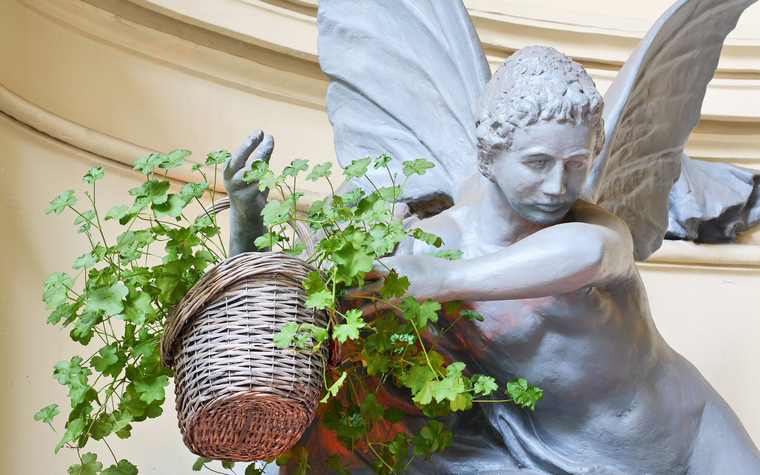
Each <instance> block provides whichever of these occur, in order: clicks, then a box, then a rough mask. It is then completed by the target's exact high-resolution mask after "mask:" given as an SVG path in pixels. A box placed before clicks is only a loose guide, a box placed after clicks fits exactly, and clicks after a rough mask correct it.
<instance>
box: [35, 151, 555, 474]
mask: <svg viewBox="0 0 760 475" xmlns="http://www.w3.org/2000/svg"><path fill="white" fill-rule="evenodd" d="M189 154H190V152H188V151H186V150H176V151H174V152H171V153H168V154H151V155H149V156H147V157H143V158H141V159H139V160H137V162H136V163H135V166H134V169H135V170H137V171H139V172H141V173H142V174H144V175H145V178H146V179H145V181H144V183H143V184H142V185H141V186H139V187H136V188H133V189H132V190H130V191H129V194H130V195H131V196H132V197H133V199H132V201H131V203H129V204H126V205H119V206H113V207H111V208H110V209H108V211H106V212H103V211H102V210H100V209H98V206H97V201H96V188H97V186H98V182H99V181H100V180H101V179H103V178H104V170H103V168H93V169H91V170H89V171H88V172H87V174H85V176H84V177H83V182H85V183H87V184H89V185H90V186H91V189H90V190H89V191H87V192H85V193H84V195H85V197H86V201H85V205H84V206H80V205H79V202H78V199H77V197H76V196H75V194H74V192H73V191H72V190H68V191H65V192H64V193H62V194H61V195H59V196H58V197H56V198H55V199H53V201H52V202H51V203H50V206H49V207H48V208H47V210H46V212H47V213H55V214H61V213H62V212H64V211H66V210H69V211H71V212H73V213H74V214H75V215H76V218H75V220H74V224H75V225H76V226H78V232H79V233H81V234H82V235H83V236H85V237H86V239H87V240H88V242H89V244H90V247H91V251H90V252H87V253H85V254H84V255H82V256H79V257H78V258H77V259H76V260H75V261H74V263H73V265H72V268H73V270H74V272H55V273H53V274H51V275H50V277H48V279H47V280H46V281H45V283H44V293H43V300H44V301H45V303H46V305H47V308H48V309H51V310H52V313H51V314H50V316H49V317H48V323H50V324H54V325H61V326H62V327H65V328H67V329H69V336H70V337H71V339H72V340H74V341H76V342H78V343H80V344H81V345H82V346H83V348H85V349H86V350H87V351H86V354H85V356H79V355H75V356H72V357H71V358H70V359H68V360H64V361H61V362H59V363H57V364H56V365H55V369H54V372H53V377H54V378H55V379H56V380H57V381H58V382H59V383H60V384H62V385H64V386H66V387H67V388H68V390H69V393H68V397H69V399H70V402H71V409H70V410H69V413H68V416H67V418H66V422H65V425H64V431H63V435H62V438H61V440H60V442H59V443H58V445H57V446H56V448H55V450H56V452H58V451H59V450H60V449H61V448H63V447H68V448H72V449H75V450H76V451H77V453H78V454H79V461H80V463H78V464H74V465H72V466H71V467H69V470H68V471H69V473H70V474H101V475H133V474H136V473H138V471H137V467H135V466H134V465H133V464H132V463H131V462H129V461H128V460H124V459H118V458H117V457H116V456H115V455H113V451H112V450H111V447H110V445H109V443H108V440H112V439H113V437H114V436H115V437H117V438H127V437H130V436H131V434H132V430H133V425H134V424H135V423H137V422H140V421H143V420H146V419H150V418H155V417H158V416H160V415H161V414H162V413H163V403H164V401H165V387H166V386H167V385H168V384H169V378H170V377H171V376H172V372H171V370H169V369H167V368H165V367H163V366H161V364H160V362H159V361H160V347H159V342H160V338H161V334H162V332H163V325H164V322H165V320H166V318H167V316H168V313H169V311H170V309H171V308H172V306H174V305H175V304H177V303H178V302H179V301H180V300H181V298H182V297H183V296H184V295H185V293H186V292H187V291H188V290H189V289H190V287H191V286H192V285H193V284H194V283H195V282H196V281H197V280H198V279H199V278H200V277H201V275H202V274H203V273H204V272H205V271H206V270H207V268H208V267H209V266H211V265H213V264H215V263H217V262H219V261H221V260H222V259H224V258H225V257H226V253H225V247H224V244H223V243H222V242H221V240H220V235H219V231H220V229H219V226H218V225H217V222H216V217H215V216H214V215H213V214H203V215H201V216H200V217H198V218H195V219H193V218H188V217H187V216H186V213H187V207H188V205H190V204H191V203H193V202H197V203H200V200H201V199H203V198H205V197H208V198H210V200H211V201H212V202H213V201H214V200H215V195H214V191H213V190H214V187H213V186H211V184H212V183H215V181H216V176H217V171H218V166H219V165H220V164H221V163H223V162H224V160H225V159H226V158H228V157H229V153H227V152H226V151H221V152H216V153H211V154H209V155H208V157H207V159H206V166H209V167H213V174H207V173H206V172H204V168H203V167H202V166H200V165H196V166H194V167H193V170H194V171H197V172H198V173H199V175H200V177H201V179H200V180H199V181H197V182H194V183H188V184H186V185H184V186H183V187H182V189H181V190H179V191H178V192H171V191H170V190H171V184H170V182H169V181H168V179H167V176H166V171H167V170H169V169H171V168H174V167H177V166H180V165H182V164H183V163H184V160H185V157H187V156H188V155H189ZM390 160H391V158H390V157H388V156H387V155H382V156H380V157H378V158H375V159H372V158H364V159H360V160H356V161H354V162H353V163H352V164H351V165H349V166H348V167H347V168H346V169H345V170H344V175H345V176H346V177H347V178H353V177H362V176H365V175H366V173H367V170H368V168H369V167H375V168H385V169H386V170H387V171H388V173H389V176H390V178H391V182H392V185H391V186H389V187H380V188H377V187H376V188H375V189H374V190H373V191H371V192H364V191H362V190H359V189H356V190H353V191H350V192H348V193H344V194H341V195H338V194H336V193H335V192H334V187H333V184H332V182H331V181H330V176H331V174H332V171H331V164H330V163H326V164H320V165H315V166H314V167H311V168H310V167H309V164H308V162H307V161H306V160H294V161H293V162H292V163H291V164H290V165H289V166H287V167H285V169H284V170H283V172H282V173H281V174H279V175H276V174H275V173H274V172H272V171H271V170H270V169H269V167H268V164H267V163H266V162H263V161H256V162H254V163H253V165H252V168H251V169H250V170H248V171H247V172H246V179H247V180H248V181H249V182H253V181H257V182H258V186H259V187H260V188H261V189H262V190H263V189H266V188H269V189H276V190H277V191H279V192H280V196H282V197H284V198H283V199H282V200H281V201H278V200H272V201H270V202H269V203H268V204H267V205H266V206H265V207H264V209H263V210H262V216H263V218H264V224H265V225H266V226H267V229H268V232H267V233H265V234H264V235H263V236H260V237H259V238H258V239H257V240H256V243H255V244H256V246H258V247H259V248H260V249H262V250H263V249H266V248H269V249H277V248H280V249H282V250H284V251H285V252H287V253H289V254H292V255H297V256H301V257H302V258H304V259H305V260H307V261H308V262H309V263H311V264H312V265H313V266H314V267H315V268H317V269H319V271H318V272H312V273H310V274H309V276H308V278H307V279H306V280H304V282H303V285H304V288H305V289H306V293H307V295H308V300H307V302H306V304H307V306H310V307H313V308H318V309H323V310H325V311H327V313H328V314H329V315H330V317H331V319H330V321H331V323H330V325H329V326H328V328H318V327H315V326H313V325H301V326H298V325H297V324H295V323H291V324H288V325H286V326H285V327H284V329H283V330H282V331H281V332H280V333H279V334H278V335H277V336H276V343H277V344H278V345H279V346H280V347H282V348H290V349H291V350H292V351H314V350H315V349H317V348H318V347H320V346H321V345H326V344H328V342H329V341H331V340H337V341H338V342H340V343H341V344H342V345H343V351H342V353H341V361H340V365H339V366H338V367H337V368H336V369H335V370H334V371H332V372H331V373H329V374H326V375H325V379H324V393H323V398H322V400H321V401H320V402H321V404H322V408H321V409H320V413H321V420H322V424H323V426H324V427H325V428H326V429H329V430H331V431H334V433H335V434H336V437H337V439H338V440H339V441H340V443H341V444H342V445H343V446H344V447H345V448H346V450H347V453H349V454H353V453H355V451H356V450H361V451H363V452H367V453H370V454H372V456H373V457H374V460H375V462H374V470H375V472H376V473H378V474H386V473H395V472H400V471H403V470H404V468H405V467H406V466H407V464H408V462H409V461H410V460H411V458H413V457H420V456H421V457H424V458H425V459H427V458H428V457H430V456H431V455H432V453H434V452H436V451H441V450H443V449H444V448H445V447H447V446H448V445H450V444H451V441H452V435H451V432H450V431H448V430H447V429H445V428H444V427H443V424H442V423H441V422H440V421H439V420H438V418H439V417H441V416H444V415H446V414H448V413H450V412H453V411H461V410H466V409H468V408H470V407H471V406H472V404H473V403H474V402H477V401H482V400H487V401H489V402H496V401H514V402H516V403H518V404H520V405H522V406H527V407H531V408H532V407H534V405H535V403H536V402H537V401H538V400H539V399H540V398H541V390H540V389H537V388H534V387H533V386H531V385H529V384H528V383H527V381H525V380H524V379H519V380H514V381H510V382H509V383H508V385H507V388H501V390H502V396H497V394H498V393H499V389H500V388H498V386H497V384H496V382H495V380H494V378H492V377H490V376H486V375H479V374H470V373H468V371H467V368H466V366H465V363H463V362H457V361H455V362H448V363H447V362H445V361H444V358H443V356H442V355H441V354H440V353H439V352H438V351H437V350H436V345H437V343H438V341H439V339H440V338H441V336H442V335H444V334H446V333H447V332H449V331H452V328H454V326H455V325H456V324H458V323H459V322H460V321H462V320H469V321H472V320H482V318H483V317H481V316H480V315H479V314H477V313H476V312H474V311H472V310H467V309H463V308H462V307H461V303H460V302H448V303H445V304H441V303H438V302H434V301H432V300H427V301H424V302H418V301H417V300H416V299H414V298H412V297H409V296H406V295H405V293H406V290H407V289H408V287H409V281H408V279H407V278H406V277H404V276H399V275H397V274H396V273H395V272H390V273H388V274H387V275H386V276H385V277H384V278H383V279H382V281H381V283H380V285H379V286H378V287H379V290H377V291H376V292H367V291H361V290H360V289H361V288H362V287H363V286H364V284H365V278H366V277H367V274H368V273H370V272H371V271H372V270H373V266H377V265H378V263H379V261H378V259H379V258H381V257H382V256H384V255H387V254H389V253H392V252H393V250H394V249H395V247H396V246H397V245H398V243H400V242H401V241H403V240H405V239H419V240H423V241H425V242H426V243H428V244H430V245H432V246H435V247H440V246H441V245H442V240H441V239H440V238H439V237H437V236H434V235H432V234H429V233H426V232H424V231H422V230H421V229H418V228H415V229H405V228H404V225H403V222H402V221H401V220H400V219H398V218H397V217H395V206H396V204H395V203H396V201H397V198H398V196H400V195H401V192H402V190H403V187H404V186H405V185H406V183H407V180H409V179H410V178H412V177H413V176H414V175H421V174H424V173H425V171H426V170H427V169H428V168H430V167H432V166H433V165H432V164H431V163H429V162H427V161H426V160H424V159H417V160H412V161H408V162H404V164H403V172H402V174H403V176H402V177H399V176H397V175H394V174H392V173H391V171H390V169H389V168H388V163H389V162H390ZM156 170H158V171H159V172H158V173H157V172H156ZM303 176H305V179H306V180H308V181H317V180H326V181H327V183H328V185H329V187H330V189H331V190H333V191H332V193H331V194H330V195H329V196H328V197H326V198H325V199H323V200H318V201H315V202H314V203H312V204H311V205H310V206H308V208H306V210H305V211H302V210H300V207H299V200H300V199H301V198H302V197H303V193H302V192H300V191H298V187H297V185H298V180H299V178H301V177H303ZM252 186H256V185H252ZM297 221H301V222H303V223H305V224H306V225H307V228H308V229H310V230H311V236H309V237H308V238H307V239H305V241H307V242H312V243H314V245H313V248H312V247H309V246H306V244H305V242H302V241H300V240H299V239H297V237H296V233H295V226H292V225H294V224H295V223H296V222H297ZM109 225H113V226H114V227H116V228H118V230H120V231H121V232H120V233H119V234H118V235H117V237H115V238H109V237H108V236H109V232H108V231H109V229H107V228H108V226H109ZM288 225H291V226H288ZM119 227H120V228H119ZM309 249H310V250H309ZM436 255H437V256H438V257H441V258H449V259H456V258H458V257H459V256H460V255H461V253H459V252H458V251H453V250H443V251H439V252H438V253H436ZM362 303H364V304H366V303H369V304H370V307H371V308H372V311H371V312H362V311H361V310H360V307H359V306H360V304H362ZM440 316H443V317H444V318H439V317H440ZM433 335H434V337H431V336H433ZM386 384H393V385H395V386H397V387H400V388H405V390H406V391H408V393H409V396H410V398H411V400H412V401H413V402H414V404H415V405H416V406H417V407H418V408H419V410H420V411H421V412H422V413H423V414H424V415H425V416H427V418H428V420H427V424H426V425H425V426H424V427H423V428H422V430H420V431H419V433H415V434H411V433H408V432H407V431H406V430H404V429H403V428H402V427H401V426H400V425H398V423H399V422H400V421H401V419H402V416H403V415H404V412H403V411H401V410H400V409H398V408H394V407H392V406H387V405H386V404H385V402H384V401H383V400H382V397H381V396H380V392H381V389H382V388H383V386H384V385H386ZM504 393H506V394H504ZM59 413H60V408H59V407H58V406H57V405H55V404H53V405H50V406H47V407H45V408H43V409H41V410H40V411H39V412H38V413H36V414H35V415H34V418H35V420H38V421H41V422H43V423H46V424H50V425H51V426H52V424H53V422H54V419H55V418H56V416H57V415H58V414H59ZM92 440H95V441H102V442H103V443H104V444H106V446H107V448H108V451H109V452H110V453H111V454H112V455H113V461H114V463H113V464H111V465H109V466H108V467H105V468H104V463H103V462H101V461H99V460H98V456H97V455H96V454H94V453H91V452H87V453H82V449H84V448H85V447H87V446H88V443H90V441H92ZM350 458H351V457H350V456H349V457H348V460H346V459H345V458H341V457H339V456H337V455H335V456H332V457H330V458H329V459H328V460H327V464H328V465H329V466H330V467H333V468H334V469H336V470H338V471H339V472H340V473H348V472H347V471H346V466H345V465H344V464H347V463H350V462H351V460H350ZM211 462H212V461H211V460H210V459H206V458H203V457H200V458H198V460H197V461H196V463H195V464H194V466H193V470H201V469H204V468H206V469H209V470H211V471H214V472H219V469H215V468H212V466H211V465H210V464H211ZM270 462H272V461H270ZM276 462H277V464H278V465H283V464H287V463H289V462H290V463H291V465H292V466H293V467H294V468H293V470H292V472H291V473H295V474H302V473H306V471H307V470H308V468H309V465H310V463H309V456H308V452H307V451H306V449H305V448H303V447H294V448H293V449H291V450H290V451H288V452H287V453H286V454H285V455H284V456H283V457H280V458H279V459H278V460H277V461H276ZM265 465H266V464H251V465H249V466H248V467H247V468H246V471H245V474H246V475H256V474H261V473H263V470H264V468H265ZM233 467H234V464H233V463H232V462H226V461H221V470H231V469H232V468H233ZM219 473H222V472H219Z"/></svg>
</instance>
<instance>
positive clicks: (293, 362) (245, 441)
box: [161, 252, 328, 462]
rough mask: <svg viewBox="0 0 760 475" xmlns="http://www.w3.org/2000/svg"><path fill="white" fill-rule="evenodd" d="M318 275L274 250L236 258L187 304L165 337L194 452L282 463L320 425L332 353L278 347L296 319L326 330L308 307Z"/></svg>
mask: <svg viewBox="0 0 760 475" xmlns="http://www.w3.org/2000/svg"><path fill="white" fill-rule="evenodd" d="M311 270H314V269H313V268H311V267H309V266H308V265H306V264H305V263H304V262H303V261H301V260H299V259H297V258H294V257H291V256H288V255H287V254H283V253H275V252H256V253H243V254H238V255H236V256H234V257H232V258H230V259H227V260H225V261H224V262H222V263H220V264H218V265H217V266H216V267H214V268H213V269H212V270H211V271H209V272H208V273H206V274H205V275H204V276H203V277H202V278H201V279H200V280H199V281H198V282H197V283H196V284H195V286H193V288H192V289H191V290H190V292H188V294H187V295H186V296H185V298H184V299H183V300H182V301H181V302H180V304H179V306H178V308H177V312H176V314H175V315H174V316H173V317H172V318H171V319H170V320H169V322H168V323H167V325H166V328H165V331H164V335H163V338H162V340H161V351H162V354H161V358H162V362H163V363H164V364H165V365H166V366H169V367H174V369H175V375H174V382H175V393H176V405H177V414H178V417H179V427H180V430H181V432H182V434H183V440H184V442H185V445H186V446H187V447H188V448H189V449H190V450H191V451H192V452H193V453H195V454H198V455H201V456H204V457H208V458H212V459H222V460H230V461H238V462H250V461H253V460H262V459H267V458H271V457H276V456H278V455H280V454H282V453H283V452H284V451H286V450H287V449H289V448H290V447H292V446H293V445H295V443H296V442H297V441H298V439H299V438H300V437H301V435H302V434H303V432H304V431H305V429H306V428H307V427H308V425H309V424H310V423H311V421H312V420H313V418H314V413H315V411H316V407H317V404H318V399H319V392H320V389H321V386H322V378H323V372H324V370H325V361H326V360H327V356H328V355H327V351H328V350H327V348H326V346H325V347H323V349H320V350H319V354H318V353H312V352H308V351H302V352H298V353H295V352H293V351H291V350H289V349H278V348H276V347H275V345H274V343H273V341H272V339H273V337H274V336H275V335H276V334H277V333H278V332H279V331H280V330H281V329H282V327H283V326H284V325H285V324H287V323H289V322H297V323H299V324H300V323H312V324H314V325H316V326H318V327H322V328H325V327H327V317H326V315H325V313H324V312H321V311H315V310H314V309H307V308H306V307H305V306H304V302H305V301H306V295H305V293H304V290H303V287H302V285H301V281H302V280H303V279H305V278H306V277H307V273H308V272H309V271H311Z"/></svg>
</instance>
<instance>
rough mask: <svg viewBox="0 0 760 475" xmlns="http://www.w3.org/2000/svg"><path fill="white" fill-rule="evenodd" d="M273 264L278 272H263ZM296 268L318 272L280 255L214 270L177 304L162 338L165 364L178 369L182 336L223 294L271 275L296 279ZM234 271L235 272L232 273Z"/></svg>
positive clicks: (230, 261) (259, 255)
mask: <svg viewBox="0 0 760 475" xmlns="http://www.w3.org/2000/svg"><path fill="white" fill-rule="evenodd" d="M272 262H278V265H277V267H276V268H275V269H272V268H271V267H269V266H267V267H266V269H264V270H262V267H263V266H264V265H265V264H268V263H272ZM294 267H300V268H302V269H304V270H306V271H307V272H309V271H316V269H315V268H314V267H313V266H311V265H309V264H307V263H306V262H304V261H303V260H301V259H299V258H297V257H293V256H291V255H288V254H286V253H284V252H279V251H267V252H243V253H240V254H236V255H235V256H232V257H229V258H227V259H225V260H223V261H222V262H220V263H218V264H217V265H215V266H214V267H212V268H211V270H209V271H208V272H206V273H205V274H204V275H203V276H202V277H201V278H200V279H199V280H198V282H196V283H195V285H193V287H192V288H191V289H190V290H189V291H188V292H187V294H185V296H184V297H183V298H182V300H181V301H180V302H179V303H178V304H177V306H176V309H175V310H176V311H174V312H171V313H170V315H169V317H168V319H167V321H166V323H165V325H164V333H163V335H162V336H161V363H162V364H163V365H164V366H166V367H169V368H173V367H174V358H175V356H176V354H177V352H178V343H179V336H180V335H181V334H182V331H183V329H184V328H185V327H186V326H187V325H188V324H189V323H190V322H191V321H192V320H191V317H193V316H194V315H195V314H196V312H197V311H198V310H200V309H201V307H203V306H204V305H205V304H206V303H207V302H208V301H209V300H211V299H213V298H215V297H216V296H217V295H218V294H219V293H221V292H223V291H224V289H225V288H227V287H229V286H231V285H234V284H236V283H238V282H240V281H242V280H244V279H247V278H249V277H252V276H255V275H257V274H262V273H264V272H266V273H268V274H271V275H292V270H291V269H293V268H294ZM233 269H234V270H235V272H230V271H231V270H233ZM299 283H300V279H299Z"/></svg>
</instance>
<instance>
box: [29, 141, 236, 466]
mask: <svg viewBox="0 0 760 475" xmlns="http://www.w3.org/2000/svg"><path fill="white" fill-rule="evenodd" d="M188 155H190V152H189V151H187V150H175V151H173V152H171V153H168V154H158V153H154V154H150V155H148V156H146V157H143V158H140V159H139V160H137V161H136V163H135V166H134V169H135V170H136V171H139V172H140V173H143V174H144V175H145V181H144V182H143V184H142V185H141V186H139V187H136V188H133V189H131V190H129V194H130V195H131V196H132V197H133V198H132V201H131V203H128V204H125V205H118V206H113V207H111V208H109V209H108V210H107V211H105V212H104V211H103V210H101V209H99V207H98V203H97V188H98V184H99V183H100V180H102V179H103V178H104V176H105V171H104V169H103V167H98V168H92V169H91V170H89V171H88V172H87V173H86V174H85V175H84V177H83V178H82V181H83V182H84V183H86V184H88V185H90V190H89V191H86V192H85V193H84V195H85V198H86V199H85V200H84V203H83V204H80V202H79V200H78V198H77V197H76V196H75V194H74V191H73V190H67V191H65V192H63V193H62V194H61V195H59V196H57V197H56V198H55V199H53V201H52V202H51V203H50V205H49V206H48V208H47V209H46V211H45V212H46V213H54V214H56V215H58V214H61V213H62V212H64V211H67V210H68V211H70V212H73V214H74V215H75V216H76V218H75V219H74V225H75V226H77V227H78V232H79V233H80V234H82V235H83V236H84V237H85V238H86V239H87V240H88V242H89V244H90V248H91V250H90V251H89V252H87V253H85V254H83V255H82V256H79V257H78V258H76V260H74V262H73V264H72V268H73V272H71V271H69V272H54V273H53V274H51V275H50V276H49V277H48V278H47V280H45V283H44V285H43V287H44V290H43V300H44V301H45V303H46V305H47V308H48V309H52V313H51V314H50V316H49V317H48V320H47V321H48V323H50V324H53V325H60V326H62V327H64V328H66V329H68V330H69V336H70V337H71V339H72V340H74V341H75V342H78V343H80V344H81V345H82V347H83V349H84V350H86V353H85V354H84V355H83V356H80V355H75V356H72V357H71V358H70V359H67V360H63V361H61V362H59V363H57V364H56V365H55V368H54V371H53V378H55V379H56V380H57V381H58V382H59V383H60V384H62V385H63V386H66V387H67V388H68V390H69V392H68V397H69V400H70V402H71V408H70V410H69V413H68V416H67V418H66V421H65V425H64V430H63V435H62V438H61V440H60V442H59V443H58V445H56V447H55V452H56V453H57V452H58V451H59V450H60V449H61V448H63V447H68V448H73V449H75V450H76V451H77V453H80V456H79V459H80V463H79V464H74V465H72V466H71V467H69V470H68V472H69V473H70V474H96V473H99V474H103V475H131V474H136V473H137V468H136V467H135V466H134V465H133V464H132V463H131V462H129V461H127V460H123V459H122V460H118V459H117V458H116V457H115V456H114V464H112V465H110V466H108V467H105V468H104V464H103V463H102V462H100V461H98V459H97V455H96V454H94V453H89V452H88V453H84V454H81V450H82V449H84V448H85V447H86V446H88V443H89V442H90V441H92V440H95V441H103V443H104V444H105V445H106V446H107V447H108V449H109V452H111V454H113V451H111V450H110V449H111V448H110V445H109V443H108V440H111V439H113V437H114V436H115V437H117V438H122V439H123V438H127V437H130V435H131V434H132V429H133V425H134V424H135V423H137V422H140V421H144V420H146V419H151V418H155V417H158V416H160V415H161V414H162V413H163V407H162V406H163V403H164V401H165V387H166V386H167V385H168V384H169V378H170V377H171V376H172V372H171V370H169V369H167V368H165V367H163V366H162V365H161V364H160V362H159V361H160V348H159V346H160V345H159V342H160V339H161V334H162V332H163V327H164V321H165V320H166V317H167V315H168V312H169V309H170V308H171V307H172V306H173V305H175V304H176V303H178V302H179V300H180V299H181V298H182V297H183V296H184V295H185V293H186V292H187V291H188V290H189V289H190V287H191V286H192V285H193V284H194V283H195V282H196V281H197V280H198V279H199V278H200V276H201V275H203V273H204V271H205V270H206V269H207V268H208V267H209V266H210V265H213V264H214V263H216V262H219V261H220V260H221V259H223V258H224V257H225V254H226V253H225V248H224V243H223V242H221V239H220V235H219V232H220V230H219V226H217V223H216V217H215V216H214V215H213V214H204V215H202V216H200V217H198V218H188V217H187V216H186V214H185V213H186V209H187V206H188V205H190V204H191V203H194V202H196V203H200V200H201V199H202V198H204V196H206V197H210V199H211V201H212V202H213V201H214V199H215V195H214V191H213V187H211V183H214V182H215V181H216V175H217V169H218V166H219V164H221V163H223V162H224V160H225V159H226V158H227V157H229V153H227V152H226V151H221V152H215V153H210V154H208V156H207V158H206V161H205V164H206V165H207V166H209V167H213V174H212V175H210V176H209V175H207V174H206V172H204V169H203V167H202V166H200V165H195V166H194V167H193V170H194V171H197V172H198V173H199V176H200V180H199V181H197V182H193V183H188V184H186V185H184V186H183V187H182V188H181V189H180V190H179V191H178V192H176V193H173V192H170V188H171V184H170V182H169V180H168V179H167V176H166V171H168V170H169V169H171V168H174V167H178V166H180V165H182V164H183V163H184V161H185V157H187V156H188ZM154 170H156V171H158V173H157V172H156V171H154ZM161 172H163V173H161ZM114 230H115V231H117V232H118V231H120V232H119V233H118V234H117V235H116V237H115V238H109V231H114ZM59 413H60V408H59V407H58V406H57V405H55V404H53V405H50V406H47V407H45V408H43V409H42V410H40V411H39V412H38V413H37V414H35V415H34V418H35V420H39V421H41V422H43V423H47V424H51V426H52V423H53V420H54V418H55V417H56V416H57V415H58V414H59Z"/></svg>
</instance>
